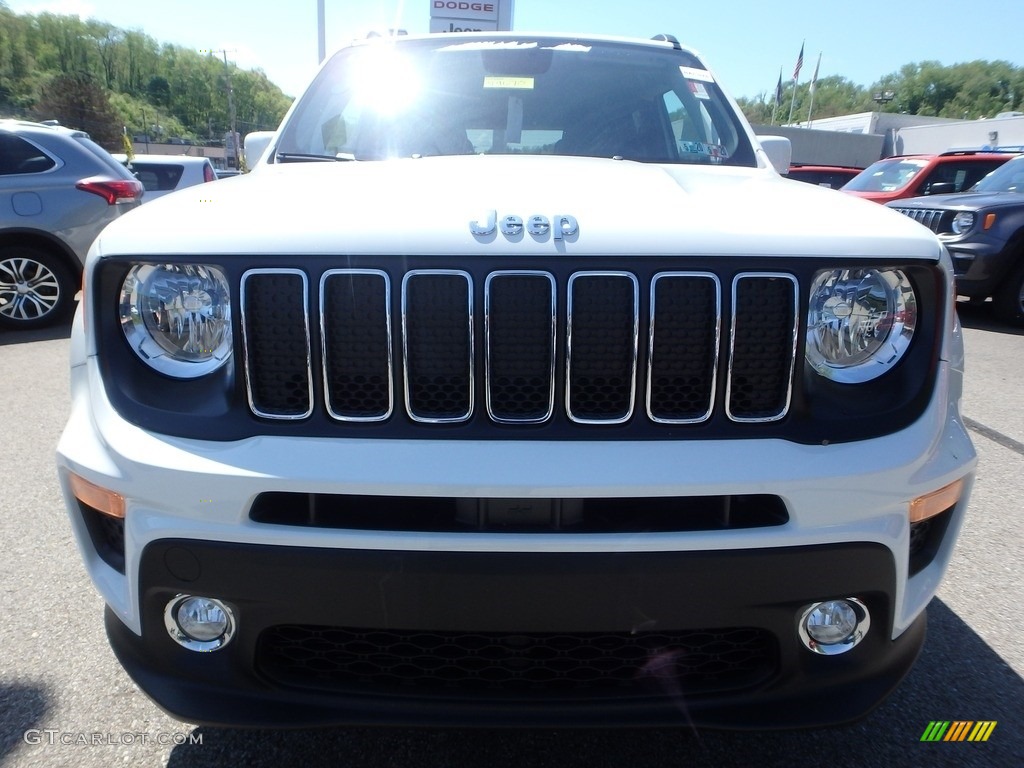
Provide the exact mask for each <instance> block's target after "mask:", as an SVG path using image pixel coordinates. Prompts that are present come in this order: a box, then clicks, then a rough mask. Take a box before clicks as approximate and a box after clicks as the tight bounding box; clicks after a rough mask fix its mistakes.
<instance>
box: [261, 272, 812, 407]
mask: <svg viewBox="0 0 1024 768" xmlns="http://www.w3.org/2000/svg"><path fill="white" fill-rule="evenodd" d="M397 285H400V286H401V299H400V303H398V302H396V301H394V299H393V298H392V286H397ZM797 291H798V282H797V280H796V278H795V277H793V276H791V275H786V274H776V273H758V272H753V273H752V272H745V273H741V274H740V275H738V276H737V277H736V278H735V279H733V280H732V290H731V294H730V295H729V296H728V297H727V300H726V299H724V298H723V286H722V285H721V284H720V281H719V278H718V277H716V276H715V275H714V274H712V273H700V272H663V273H658V274H655V275H652V276H648V277H644V276H640V275H637V274H635V273H632V272H625V271H621V272H620V271H577V272H573V273H571V274H568V275H566V276H563V277H562V278H556V276H555V274H554V273H550V272H547V271H541V270H536V271H531V270H522V271H518V270H516V271H513V270H506V271H495V272H491V273H489V274H482V275H470V274H469V273H467V272H463V271H459V270H443V269H437V270H433V269H414V270H410V271H408V272H406V273H404V274H399V275H394V274H389V273H387V272H385V271H383V270H376V269H335V270H330V271H328V272H326V273H325V274H324V275H323V277H322V278H321V280H320V287H319V291H318V300H319V305H320V306H319V312H318V313H317V314H318V315H319V318H320V322H319V323H317V322H312V323H311V322H310V317H311V314H312V313H311V311H310V308H309V307H310V303H311V299H310V295H309V294H310V293H311V291H310V289H309V286H308V283H307V279H306V276H305V274H304V273H302V272H299V271H298V270H292V269H280V270H270V269H263V270H252V271H250V272H247V273H246V274H245V275H244V276H243V286H242V297H243V301H242V330H243V337H244V345H245V356H244V359H245V365H246V382H247V385H248V388H249V401H250V407H251V409H252V411H253V412H254V413H255V414H257V415H259V416H266V417H271V418H279V419H297V418H303V417H305V416H308V415H310V414H311V413H312V411H313V409H314V400H315V399H316V398H314V394H313V392H314V390H313V387H312V380H313V372H314V370H316V371H318V373H317V376H318V377H319V376H320V375H321V374H320V373H319V371H322V378H323V400H324V403H323V407H324V410H325V411H326V412H327V413H328V414H329V415H330V417H332V418H333V419H335V420H338V421H383V420H386V419H389V418H390V417H391V416H392V415H393V414H394V413H395V411H396V410H397V409H396V406H395V404H396V403H401V404H402V407H403V410H404V413H405V415H406V416H408V417H409V418H410V419H412V420H413V421H415V422H421V423H436V424H444V423H460V422H467V421H470V420H471V419H474V418H477V417H482V418H483V419H486V420H488V421H490V422H494V423H501V424H539V423H544V422H548V421H551V420H553V419H555V418H560V419H562V420H563V421H564V420H568V421H570V422H575V423H577V424H584V425H590V424H597V425H613V424H620V423H624V422H627V421H629V420H631V419H633V418H635V416H636V414H637V412H639V413H641V414H644V413H645V415H646V418H647V419H648V420H650V421H654V422H659V423H669V424H689V423H700V422H704V421H707V420H709V419H711V418H713V417H714V415H715V410H716V407H718V408H719V409H721V410H722V411H724V416H725V417H726V418H727V419H729V420H731V421H734V422H763V421H775V420H778V419H781V418H783V417H784V416H785V415H786V413H787V412H788V408H789V403H790V397H791V389H792V382H793V371H794V361H795V353H796V347H797V326H798V323H797V319H798V311H799V301H798V297H797ZM560 297H561V298H560ZM563 302H564V303H563ZM475 307H480V309H481V311H482V314H483V315H484V317H483V322H482V323H481V322H480V321H479V319H478V318H476V316H475V309H474V308H475ZM399 313H400V315H401V320H400V322H393V321H392V317H393V316H394V315H396V314H399ZM311 325H312V326H317V325H318V326H319V328H318V329H317V330H318V332H319V341H318V343H317V344H316V345H315V346H317V347H319V349H320V354H321V356H322V360H321V361H320V362H321V363H322V364H320V365H315V364H314V363H315V362H316V361H313V360H311V353H310V350H311V341H310V326H311ZM478 326H480V332H479V333H478V332H477V331H476V330H475V329H476V328H477V327H478ZM723 334H724V335H725V337H726V338H725V339H724V340H723V339H722V336H723ZM723 355H724V356H726V357H727V366H725V367H723V365H722V364H721V362H720V360H721V358H722V356H723ZM478 370H482V371H484V372H485V375H484V376H483V377H479V379H480V380H478V377H477V371H478ZM723 380H724V385H725V391H726V392H727V397H726V398H725V402H724V403H722V404H717V403H718V401H717V400H716V393H717V392H718V391H719V386H720V384H721V383H722V382H723ZM478 400H482V401H483V402H485V403H486V408H480V407H478V405H477V403H478ZM638 400H640V401H641V404H640V405H639V406H638V404H637V401H638ZM716 404H717V405H716ZM723 405H724V407H722V406H723ZM484 411H486V414H483V412H484Z"/></svg>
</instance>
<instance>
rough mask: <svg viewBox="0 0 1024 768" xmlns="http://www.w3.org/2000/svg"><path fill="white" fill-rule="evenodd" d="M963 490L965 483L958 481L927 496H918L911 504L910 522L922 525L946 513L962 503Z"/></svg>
mask: <svg viewBox="0 0 1024 768" xmlns="http://www.w3.org/2000/svg"><path fill="white" fill-rule="evenodd" d="M963 490H964V481H963V480H957V481H955V482H952V483H950V484H949V485H947V486H946V487H945V488H940V489H939V490H937V491H934V492H932V493H929V494H927V495H925V496H918V497H917V498H916V499H914V500H913V501H912V502H910V522H912V523H920V522H922V521H924V520H927V519H928V518H931V517H935V516H936V515H938V514H941V513H942V512H945V511H946V510H947V509H949V508H950V507H952V506H953V505H954V504H956V503H957V502H958V501H960V494H962V493H963Z"/></svg>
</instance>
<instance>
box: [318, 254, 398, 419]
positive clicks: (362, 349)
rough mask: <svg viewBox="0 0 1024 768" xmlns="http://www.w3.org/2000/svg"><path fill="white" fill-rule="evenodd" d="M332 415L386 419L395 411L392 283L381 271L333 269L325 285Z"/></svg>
mask: <svg viewBox="0 0 1024 768" xmlns="http://www.w3.org/2000/svg"><path fill="white" fill-rule="evenodd" d="M320 325H321V340H322V349H323V358H324V396H325V398H326V400H327V403H326V405H327V412H328V413H329V414H330V415H331V417H332V418H335V419H339V420H342V421H383V420H385V419H387V418H388V417H389V416H391V412H392V410H393V405H394V401H393V397H392V392H393V389H394V387H393V381H392V374H391V372H392V360H391V283H390V281H389V279H388V276H387V274H385V273H384V272H380V271H377V270H342V269H339V270H332V271H330V272H327V273H325V274H324V276H323V278H322V279H321V281H320Z"/></svg>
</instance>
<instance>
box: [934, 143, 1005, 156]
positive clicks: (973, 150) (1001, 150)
mask: <svg viewBox="0 0 1024 768" xmlns="http://www.w3.org/2000/svg"><path fill="white" fill-rule="evenodd" d="M979 152H988V153H990V154H1018V153H1021V152H1024V145H1022V144H1003V145H1001V146H998V147H988V146H985V147H954V148H953V149H947V150H946V151H945V152H942V153H940V154H943V155H968V154H977V153H979Z"/></svg>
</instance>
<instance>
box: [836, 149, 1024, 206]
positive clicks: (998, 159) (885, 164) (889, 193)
mask: <svg viewBox="0 0 1024 768" xmlns="http://www.w3.org/2000/svg"><path fill="white" fill-rule="evenodd" d="M1011 157H1013V155H1012V154H1009V153H1000V152H971V151H955V152H943V153H942V154H940V155H897V156H894V157H887V158H885V159H883V160H879V161H878V162H877V163H872V164H871V165H869V166H868V167H867V168H865V169H864V170H863V171H861V172H860V173H859V174H857V175H856V176H854V177H853V178H852V179H850V180H849V181H848V182H847V183H846V184H845V185H844V186H843V187H841V189H842V191H843V192H849V193H850V194H851V195H856V196H857V197H863V198H864V199H865V200H873V201H875V202H876V203H887V202H889V201H890V200H901V199H903V198H907V197H918V196H921V195H946V194H950V193H952V192H962V191H963V190H965V189H969V188H970V187H972V186H974V185H975V184H976V183H977V182H978V181H980V180H981V179H982V178H984V177H985V175H986V174H988V173H990V172H991V171H994V170H995V169H996V168H998V167H999V166H1000V165H1002V164H1003V163H1005V162H1006V161H1007V160H1009V159H1010V158H1011Z"/></svg>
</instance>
